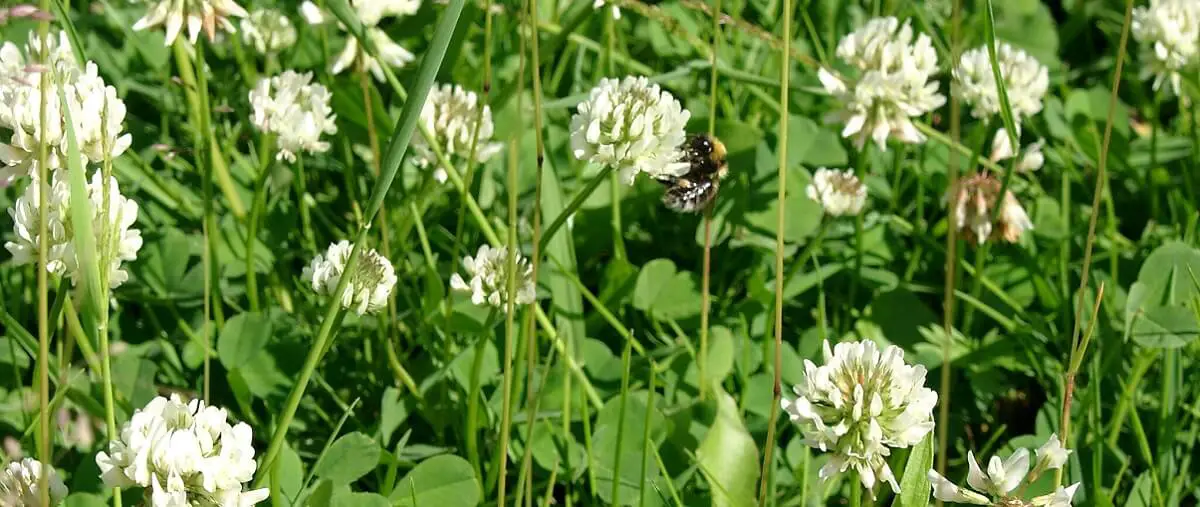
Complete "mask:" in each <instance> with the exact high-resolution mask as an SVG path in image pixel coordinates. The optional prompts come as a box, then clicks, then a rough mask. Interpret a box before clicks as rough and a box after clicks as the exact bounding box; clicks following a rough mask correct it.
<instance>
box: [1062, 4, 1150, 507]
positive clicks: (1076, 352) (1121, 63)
mask: <svg viewBox="0 0 1200 507" xmlns="http://www.w3.org/2000/svg"><path fill="white" fill-rule="evenodd" d="M1132 16H1133V0H1126V1H1125V19H1124V21H1123V23H1122V25H1121V42H1120V43H1119V44H1117V63H1116V68H1115V69H1114V70H1113V85H1112V94H1111V95H1109V98H1108V117H1107V118H1106V119H1105V121H1104V140H1103V141H1102V142H1101V145H1100V161H1099V165H1098V166H1097V169H1096V186H1095V188H1094V189H1093V191H1092V212H1091V214H1090V216H1089V217H1088V234H1087V240H1086V241H1085V242H1084V247H1083V272H1082V273H1081V275H1080V279H1079V290H1078V292H1076V294H1075V299H1076V301H1077V302H1076V304H1075V323H1074V325H1073V327H1072V329H1071V355H1070V357H1069V358H1068V364H1069V366H1070V367H1069V369H1068V371H1067V374H1066V378H1065V379H1064V380H1065V383H1066V387H1065V389H1064V392H1063V411H1062V421H1061V430H1062V443H1063V446H1064V447H1069V446H1070V445H1071V435H1070V433H1069V428H1070V417H1071V412H1070V410H1071V396H1072V394H1073V391H1074V387H1075V373H1076V372H1077V371H1078V370H1079V366H1080V365H1081V364H1082V362H1083V355H1084V353H1085V352H1086V351H1087V344H1088V340H1089V338H1090V336H1091V333H1087V334H1086V335H1085V336H1084V337H1080V335H1079V332H1080V322H1081V320H1082V319H1083V309H1084V301H1083V300H1084V298H1083V291H1084V290H1086V289H1087V287H1088V276H1089V275H1090V274H1091V265H1092V248H1093V247H1094V246H1095V245H1096V219H1097V216H1098V215H1099V214H1100V199H1101V197H1102V195H1103V194H1104V193H1105V188H1104V187H1105V183H1106V182H1107V181H1108V173H1107V170H1108V149H1109V146H1110V144H1109V143H1110V142H1111V141H1112V129H1113V118H1114V117H1115V115H1116V110H1117V100H1118V98H1117V97H1118V91H1119V90H1120V89H1121V71H1122V70H1124V68H1125V47H1126V45H1127V44H1128V43H1129V27H1130V21H1131V18H1132ZM1103 287H1104V286H1103V285H1101V290H1100V291H1099V293H1098V295H1097V297H1096V304H1097V307H1098V306H1099V304H1100V296H1101V295H1103ZM1092 322H1095V317H1093V318H1092ZM1065 468H1066V466H1065V465H1064V466H1063V467H1062V468H1061V469H1059V470H1058V471H1057V472H1056V473H1055V484H1056V485H1061V484H1062V475H1063V471H1064V469H1065ZM1152 475H1153V476H1154V478H1155V486H1156V487H1157V485H1158V481H1157V474H1152ZM1160 501H1161V500H1160Z"/></svg>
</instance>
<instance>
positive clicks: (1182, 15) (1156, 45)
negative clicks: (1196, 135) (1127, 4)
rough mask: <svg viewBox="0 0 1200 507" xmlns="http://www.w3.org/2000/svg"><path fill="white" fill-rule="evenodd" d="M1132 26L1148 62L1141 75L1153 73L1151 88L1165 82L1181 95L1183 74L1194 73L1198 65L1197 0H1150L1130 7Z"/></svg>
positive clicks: (1199, 11) (1199, 12) (1199, 5)
mask: <svg viewBox="0 0 1200 507" xmlns="http://www.w3.org/2000/svg"><path fill="white" fill-rule="evenodd" d="M1132 29H1133V38H1134V39H1137V41H1138V42H1140V43H1141V44H1142V48H1143V51H1144V53H1145V58H1147V59H1149V60H1150V62H1151V64H1150V65H1149V66H1147V67H1146V68H1145V69H1144V70H1143V74H1145V75H1147V76H1150V75H1153V76H1154V89H1155V90H1158V89H1160V88H1162V85H1163V84H1164V83H1166V84H1168V85H1169V91H1171V92H1172V93H1175V94H1176V95H1178V94H1180V93H1181V92H1182V91H1183V88H1182V86H1183V76H1182V73H1183V72H1192V73H1195V72H1196V67H1197V64H1200V2H1196V1H1195V0H1150V5H1149V6H1148V7H1138V8H1136V9H1134V10H1133V27H1132Z"/></svg>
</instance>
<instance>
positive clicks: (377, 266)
mask: <svg viewBox="0 0 1200 507" xmlns="http://www.w3.org/2000/svg"><path fill="white" fill-rule="evenodd" d="M353 249H354V245H353V244H351V243H350V242H349V241H345V240H342V241H339V242H337V243H333V244H331V245H329V248H328V249H327V250H326V251H325V254H324V255H321V254H317V256H316V257H315V258H313V260H312V263H311V264H309V265H308V266H307V267H305V268H304V272H303V273H302V274H301V278H302V279H303V280H304V281H305V282H306V283H308V284H309V285H310V286H312V289H313V291H314V292H316V293H317V294H320V295H323V296H332V295H334V291H336V290H337V286H338V281H339V279H340V278H341V276H342V272H343V271H345V270H346V262H347V261H349V260H350V252H351V251H352V250H353ZM346 276H349V277H350V280H349V281H348V282H347V283H346V288H345V290H343V291H342V293H341V295H340V299H341V301H342V307H343V308H346V309H351V310H354V312H355V313H357V314H359V315H364V314H366V313H375V312H376V311H379V309H381V308H383V307H385V306H387V303H388V296H390V295H391V294H392V288H393V287H395V286H396V271H395V269H394V268H393V267H392V263H391V262H389V261H388V260H387V258H385V257H384V256H382V255H380V254H379V252H376V251H375V250H374V249H369V250H365V251H364V252H362V254H360V255H359V257H358V264H357V266H355V268H354V270H353V271H351V272H349V273H347V274H346Z"/></svg>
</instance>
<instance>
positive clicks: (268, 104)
mask: <svg viewBox="0 0 1200 507" xmlns="http://www.w3.org/2000/svg"><path fill="white" fill-rule="evenodd" d="M331 97H332V94H330V93H329V90H327V89H326V88H325V87H324V86H322V85H321V84H320V83H313V82H312V73H311V72H305V73H303V74H300V73H297V72H295V71H291V70H289V71H285V72H284V73H283V74H280V75H278V76H274V77H271V78H263V79H260V80H259V81H258V85H257V86H255V87H254V89H253V90H251V91H250V105H251V106H252V107H253V109H254V113H253V116H251V122H252V123H254V126H255V127H256V128H258V130H259V131H261V132H264V133H270V134H274V135H275V136H276V137H275V143H276V145H277V147H278V148H279V153H278V154H276V155H275V159H276V160H287V161H289V162H295V161H296V152H298V151H304V152H307V153H321V152H324V151H326V150H328V149H329V143H328V142H325V141H322V140H321V134H333V133H336V132H337V123H336V122H335V121H334V120H335V118H336V115H334V114H333V109H332V108H331V107H330V106H329V101H330V98H331Z"/></svg>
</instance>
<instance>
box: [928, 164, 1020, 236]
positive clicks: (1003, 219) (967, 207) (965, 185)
mask: <svg viewBox="0 0 1200 507" xmlns="http://www.w3.org/2000/svg"><path fill="white" fill-rule="evenodd" d="M1001 186H1002V183H1001V181H1000V180H998V179H996V177H995V176H992V175H991V174H989V173H977V174H975V175H972V176H969V177H966V178H963V179H961V180H959V181H958V186H957V187H956V188H953V189H951V190H950V193H949V194H947V199H951V198H952V199H953V201H951V202H952V204H953V206H954V224H955V227H957V228H958V229H959V231H960V233H961V234H962V235H963V237H964V238H966V239H967V241H968V242H972V243H977V244H980V245H982V244H983V242H984V241H987V240H988V239H992V240H1000V239H1003V240H1004V241H1007V242H1009V243H1016V242H1017V241H1019V240H1020V239H1021V235H1022V234H1024V233H1025V231H1027V230H1030V229H1033V222H1031V221H1030V220H1029V215H1028V214H1027V213H1025V208H1022V207H1021V203H1020V202H1018V201H1017V198H1016V196H1014V195H1013V193H1012V191H1011V190H1010V191H1006V192H1005V193H1004V200H1003V201H1002V202H1001V203H1000V206H1001V209H1000V214H999V216H997V217H996V223H995V224H993V223H992V210H993V209H994V207H995V206H996V203H997V201H999V200H1000V199H999V198H998V197H999V194H1000V187H1001Z"/></svg>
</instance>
